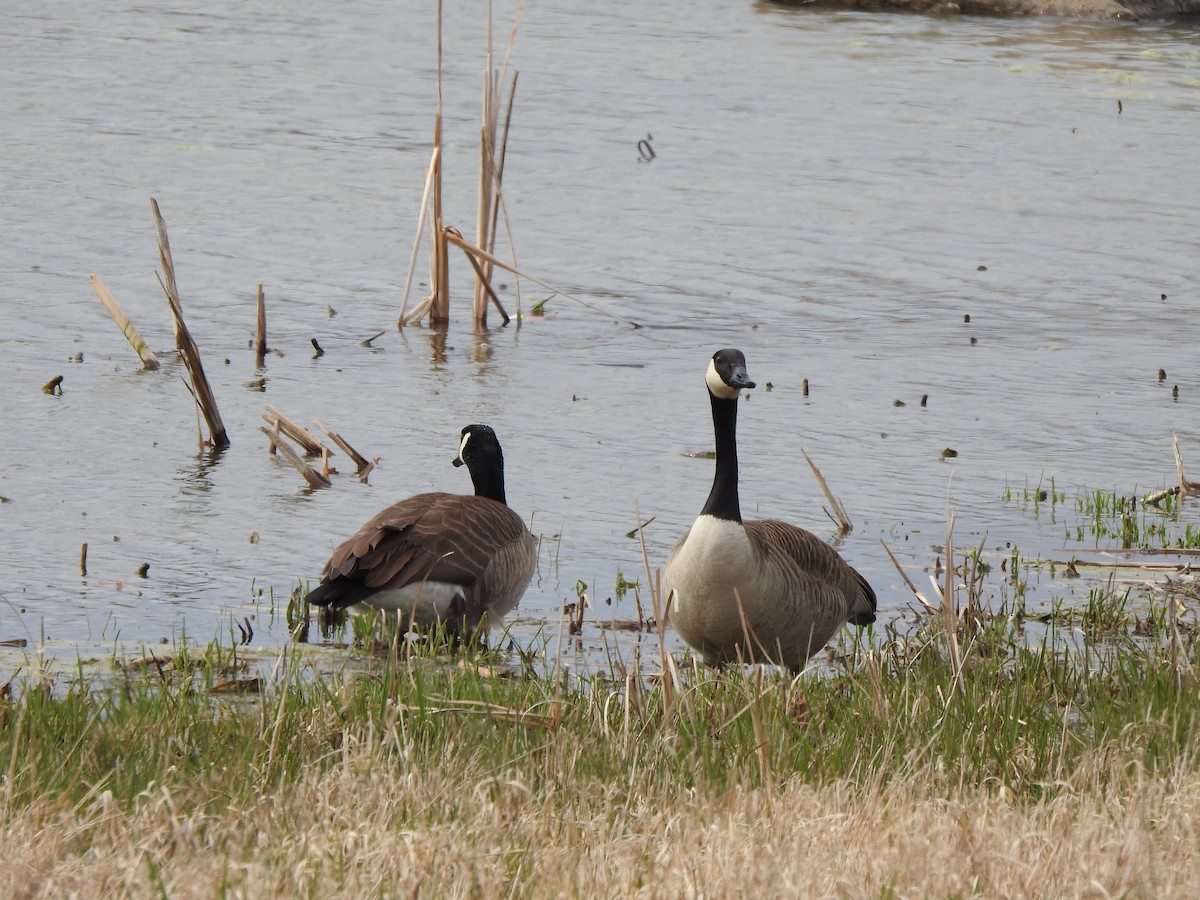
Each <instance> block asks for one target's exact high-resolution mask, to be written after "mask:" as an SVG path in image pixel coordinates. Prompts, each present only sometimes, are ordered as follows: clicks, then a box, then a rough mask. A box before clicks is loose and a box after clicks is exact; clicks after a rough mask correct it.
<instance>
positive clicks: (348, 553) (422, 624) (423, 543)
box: [306, 425, 537, 635]
mask: <svg viewBox="0 0 1200 900" xmlns="http://www.w3.org/2000/svg"><path fill="white" fill-rule="evenodd" d="M454 465H456V466H462V465H465V466H466V467H467V471H468V472H470V473H471V481H472V482H473V483H474V485H475V493H474V495H471V494H446V493H440V492H435V493H429V494H417V495H416V496H414V497H409V498H408V499H407V500H401V501H400V502H399V503H396V504H394V505H393V506H389V507H388V508H387V509H385V510H383V511H382V512H381V513H379V514H378V515H376V516H375V517H374V518H373V519H371V520H370V521H368V522H367V523H366V524H365V525H363V527H362V528H360V529H359V530H358V532H357V533H356V534H355V535H354V537H352V538H350V540H348V541H346V542H345V543H343V544H342V545H341V546H340V547H338V548H337V549H336V550H335V551H334V552H333V556H332V557H331V558H330V560H329V562H328V563H326V565H325V570H324V572H322V573H321V584H320V585H319V586H318V587H316V588H315V589H313V590H312V591H310V592H309V594H308V597H307V598H306V599H307V600H308V602H309V603H315V604H316V605H317V606H329V607H333V608H334V609H345V608H347V607H351V606H358V607H359V608H363V607H365V608H367V609H377V610H384V611H386V612H388V613H392V614H394V615H395V616H396V617H397V618H398V619H399V620H400V622H401V623H403V624H412V625H414V626H415V627H417V628H418V629H425V628H430V627H432V626H434V625H436V624H439V623H440V624H441V625H442V627H444V628H445V629H446V630H447V631H448V632H450V633H453V634H458V635H468V634H472V633H474V632H475V631H476V629H478V628H479V626H480V624H481V623H482V622H484V621H485V617H486V623H487V624H490V625H494V624H496V622H497V621H498V620H499V619H500V618H502V617H503V616H504V615H505V614H507V613H509V612H511V611H512V610H513V609H515V608H516V605H517V602H518V601H519V600H520V599H521V595H522V594H524V593H525V589H526V588H527V587H528V586H529V582H530V580H531V579H532V578H533V570H534V568H535V567H536V565H537V543H536V541H534V538H533V535H532V534H530V533H529V529H528V528H526V527H525V523H524V522H522V521H521V517H520V516H519V515H517V514H516V513H515V512H513V511H512V510H511V509H509V507H508V504H507V501H506V499H505V495H504V454H503V452H502V451H501V450H500V442H499V441H498V440H497V439H496V433H495V432H494V431H492V429H491V428H489V427H488V426H487V425H468V426H467V427H466V428H464V429H463V430H462V440H461V443H460V444H459V448H458V456H457V457H456V458H455V459H454Z"/></svg>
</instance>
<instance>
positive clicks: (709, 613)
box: [663, 350, 875, 671]
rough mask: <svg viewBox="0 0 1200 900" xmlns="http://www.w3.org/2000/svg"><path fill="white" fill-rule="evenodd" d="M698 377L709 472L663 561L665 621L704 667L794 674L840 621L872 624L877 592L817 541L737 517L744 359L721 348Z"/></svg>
mask: <svg viewBox="0 0 1200 900" xmlns="http://www.w3.org/2000/svg"><path fill="white" fill-rule="evenodd" d="M705 380H706V381H707V383H708V394H709V400H710V401H711V403H712V417H713V431H714V432H715V435H716V449H717V465H716V474H715V475H714V476H713V485H712V491H711V492H710V493H709V495H708V501H707V502H706V503H705V504H704V508H703V509H702V510H700V516H699V517H698V518H697V519H696V521H695V524H693V525H692V527H691V530H690V531H688V533H687V534H685V535H684V536H683V538H682V539H681V540H680V541H679V543H677V544H676V545H675V548H674V549H673V550H672V551H671V555H670V557H669V558H668V559H667V566H666V571H665V573H664V579H663V590H664V591H665V592H666V596H667V598H668V599H667V603H668V604H669V607H668V608H669V613H668V615H669V618H670V622H671V624H672V625H674V626H675V630H676V631H677V632H679V635H680V637H682V638H683V639H684V640H685V641H687V643H688V644H690V645H691V646H692V647H694V648H695V649H696V650H698V651H700V652H701V653H703V654H704V661H705V662H706V663H707V664H709V665H720V664H723V663H731V662H738V661H742V662H770V663H776V664H780V665H785V666H787V667H788V668H790V669H791V670H792V671H798V670H799V669H800V668H801V667H803V665H804V663H805V662H806V661H807V660H808V658H809V657H810V656H812V655H813V654H814V653H816V652H817V651H818V650H819V649H820V648H821V647H823V646H824V645H825V643H826V641H828V640H829V639H830V638H831V637H833V634H834V632H836V631H837V629H838V628H840V627H841V625H842V623H843V622H846V621H849V622H851V623H852V624H854V625H869V624H870V623H871V622H874V621H875V592H874V591H873V590H872V589H871V586H870V585H869V584H867V581H866V579H865V578H863V577H862V576H861V575H860V574H858V572H856V571H854V569H852V568H851V567H850V566H849V565H848V564H847V563H846V562H845V560H843V559H842V558H841V557H840V556H838V554H837V551H836V550H834V549H833V548H832V547H830V546H829V545H828V544H826V543H825V542H824V541H822V540H821V539H820V538H818V537H817V536H816V535H813V534H810V533H809V532H807V531H805V530H804V529H802V528H797V527H796V526H795V525H790V524H788V523H787V522H780V521H778V520H773V519H768V520H763V521H751V522H743V521H742V513H741V508H740V506H739V504H738V485H737V481H738V463H737V406H738V396H739V395H740V394H741V392H742V390H743V389H744V388H752V387H754V382H753V381H751V380H750V379H749V377H748V376H747V375H746V357H745V356H743V355H742V352H741V351H740V350H719V351H718V352H717V353H716V354H714V355H713V358H712V361H711V362H710V363H709V366H708V375H707V377H706V379H705ZM739 600H740V603H741V609H740V611H739V608H738V603H739ZM743 616H744V623H743ZM747 632H749V640H747Z"/></svg>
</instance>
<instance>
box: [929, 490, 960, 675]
mask: <svg viewBox="0 0 1200 900" xmlns="http://www.w3.org/2000/svg"><path fill="white" fill-rule="evenodd" d="M931 577H932V576H931ZM943 579H944V581H943V584H942V606H941V612H942V629H943V630H944V631H945V632H946V648H947V650H948V651H949V653H950V667H951V671H952V672H953V673H954V685H953V686H954V688H955V689H956V690H957V691H958V692H959V693H960V695H961V691H962V689H963V682H962V656H961V654H960V651H959V646H958V608H957V606H958V604H957V603H956V601H955V598H954V513H953V512H952V513H950V514H949V516H948V517H947V519H946V570H945V572H944V573H943ZM934 586H935V587H936V586H937V584H936V582H935V583H934Z"/></svg>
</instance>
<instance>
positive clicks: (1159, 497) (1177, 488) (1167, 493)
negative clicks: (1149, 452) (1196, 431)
mask: <svg viewBox="0 0 1200 900" xmlns="http://www.w3.org/2000/svg"><path fill="white" fill-rule="evenodd" d="M1171 449H1172V450H1173V451H1174V452H1175V475H1176V477H1177V478H1178V479H1179V484H1177V485H1174V486H1173V487H1169V488H1167V489H1166V490H1162V491H1156V492H1155V493H1153V494H1148V495H1146V496H1145V497H1143V498H1142V505H1143V506H1147V505H1153V506H1158V504H1159V503H1161V502H1162V501H1163V500H1165V499H1166V498H1167V497H1171V496H1177V497H1178V498H1179V499H1180V500H1181V501H1183V500H1186V499H1187V498H1188V495H1189V494H1200V482H1195V481H1188V477H1187V472H1185V471H1184V469H1183V453H1182V452H1181V451H1180V449H1179V435H1178V434H1175V433H1174V432H1172V433H1171Z"/></svg>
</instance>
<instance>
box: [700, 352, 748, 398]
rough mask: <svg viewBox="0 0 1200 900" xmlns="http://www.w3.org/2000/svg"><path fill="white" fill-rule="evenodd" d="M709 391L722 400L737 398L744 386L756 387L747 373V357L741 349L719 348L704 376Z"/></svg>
mask: <svg viewBox="0 0 1200 900" xmlns="http://www.w3.org/2000/svg"><path fill="white" fill-rule="evenodd" d="M704 380H705V382H706V383H707V384H708V390H709V392H710V393H711V394H712V395H713V396H714V397H718V398H720V399H722V400H736V399H737V397H738V394H740V393H741V392H742V390H743V389H744V388H752V387H754V382H753V381H751V380H750V376H748V375H747V374H746V357H745V355H744V354H743V353H742V351H741V350H733V349H727V350H718V351H717V352H716V353H714V354H713V358H712V361H711V362H709V364H708V374H707V375H706V376H705V378H704Z"/></svg>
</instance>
